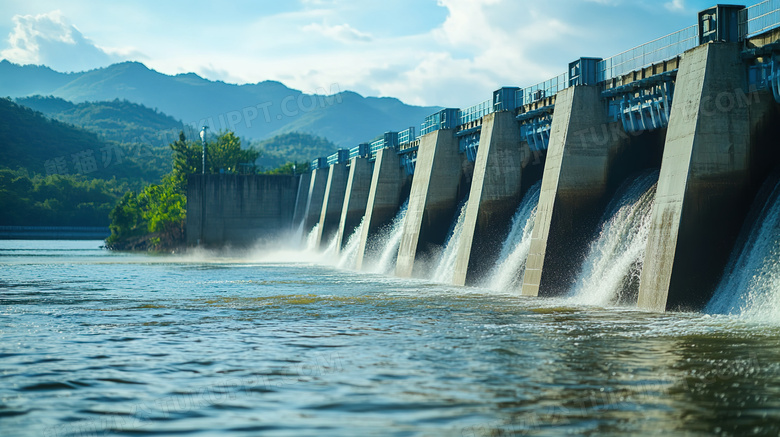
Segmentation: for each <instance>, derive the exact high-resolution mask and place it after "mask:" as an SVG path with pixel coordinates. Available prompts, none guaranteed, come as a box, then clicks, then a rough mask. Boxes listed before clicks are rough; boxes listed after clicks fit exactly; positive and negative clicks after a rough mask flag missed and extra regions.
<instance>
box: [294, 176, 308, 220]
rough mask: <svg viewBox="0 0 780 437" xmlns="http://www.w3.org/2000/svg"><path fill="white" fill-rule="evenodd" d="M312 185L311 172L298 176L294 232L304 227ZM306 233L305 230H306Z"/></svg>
mask: <svg viewBox="0 0 780 437" xmlns="http://www.w3.org/2000/svg"><path fill="white" fill-rule="evenodd" d="M310 185H311V172H306V173H303V174H301V175H298V193H297V194H296V195H295V212H293V221H292V227H293V230H295V229H297V228H298V227H299V226H300V227H303V226H302V225H303V220H304V214H305V213H306V205H308V203H309V186H310ZM304 232H305V230H304Z"/></svg>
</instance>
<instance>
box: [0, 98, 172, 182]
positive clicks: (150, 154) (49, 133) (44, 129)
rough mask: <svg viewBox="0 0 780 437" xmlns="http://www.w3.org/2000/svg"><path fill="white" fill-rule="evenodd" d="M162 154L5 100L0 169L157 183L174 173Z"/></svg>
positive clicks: (0, 116)
mask: <svg viewBox="0 0 780 437" xmlns="http://www.w3.org/2000/svg"><path fill="white" fill-rule="evenodd" d="M161 155H162V154H161V153H155V151H154V150H153V149H152V148H151V147H149V146H148V145H145V144H120V143H118V142H115V141H108V140H104V139H101V138H99V137H98V135H96V134H95V133H93V132H90V131H87V130H85V129H82V128H79V127H77V126H73V125H71V124H68V123H63V122H61V121H58V120H53V119H50V118H47V117H46V116H45V115H43V114H42V113H40V112H37V111H35V110H33V109H30V108H27V107H24V106H21V105H19V104H16V103H14V102H13V101H11V100H10V99H0V167H5V168H9V169H19V168H22V169H26V170H28V171H30V172H32V173H37V174H43V175H76V174H80V175H83V176H88V177H90V178H100V179H111V178H117V179H126V178H127V179H135V180H146V181H154V180H158V179H159V178H160V176H162V174H164V173H167V172H168V171H169V170H170V159H169V158H166V157H165V156H161ZM169 155H170V154H169ZM169 155H168V156H169Z"/></svg>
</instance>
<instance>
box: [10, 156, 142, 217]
mask: <svg viewBox="0 0 780 437" xmlns="http://www.w3.org/2000/svg"><path fill="white" fill-rule="evenodd" d="M136 185H139V184H136ZM132 188H135V187H134V186H133V185H132V184H130V183H128V182H123V181H117V180H116V179H110V180H103V179H91V178H88V177H86V176H83V175H68V176H61V175H51V176H42V175H30V174H29V173H28V172H27V171H26V170H11V169H0V208H1V209H2V214H0V225H4V226H9V225H16V226H19V225H24V226H51V225H57V226H101V227H105V226H108V213H109V211H111V209H112V208H113V207H114V205H115V204H116V202H117V199H119V198H120V197H121V196H122V194H123V193H124V192H126V191H127V190H129V189H132Z"/></svg>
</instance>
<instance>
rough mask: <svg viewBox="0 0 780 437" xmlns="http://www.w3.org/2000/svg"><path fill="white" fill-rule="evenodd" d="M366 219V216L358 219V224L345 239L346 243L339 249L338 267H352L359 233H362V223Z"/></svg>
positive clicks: (353, 266)
mask: <svg viewBox="0 0 780 437" xmlns="http://www.w3.org/2000/svg"><path fill="white" fill-rule="evenodd" d="M365 220H366V216H363V218H362V219H361V220H360V225H358V227H357V228H355V231H354V232H352V235H350V236H349V239H348V240H347V245H346V246H344V249H342V250H341V256H340V257H339V262H338V267H339V268H342V269H354V268H355V260H356V259H357V253H358V246H359V245H360V235H361V234H362V233H363V223H364V222H365Z"/></svg>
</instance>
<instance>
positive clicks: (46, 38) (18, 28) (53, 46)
mask: <svg viewBox="0 0 780 437" xmlns="http://www.w3.org/2000/svg"><path fill="white" fill-rule="evenodd" d="M13 21H14V29H13V31H12V32H11V34H10V35H9V37H8V48H7V49H5V50H3V51H0V56H2V57H3V58H5V59H7V60H9V61H11V62H15V63H18V64H43V65H47V66H49V67H51V68H54V69H55V70H60V71H83V70H88V69H91V68H95V67H99V66H106V65H109V64H111V63H114V62H118V61H122V60H127V59H130V58H131V57H132V58H133V59H139V58H143V56H140V55H139V53H137V52H135V51H133V50H129V49H119V48H103V47H99V46H97V45H95V44H94V43H93V42H92V41H91V40H90V39H89V38H86V37H85V36H84V35H82V34H81V32H80V31H79V30H78V29H77V28H76V27H75V26H73V25H71V24H70V23H68V22H67V20H66V19H65V17H63V15H62V13H61V12H60V11H53V12H49V13H46V14H39V15H15V16H14V17H13Z"/></svg>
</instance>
